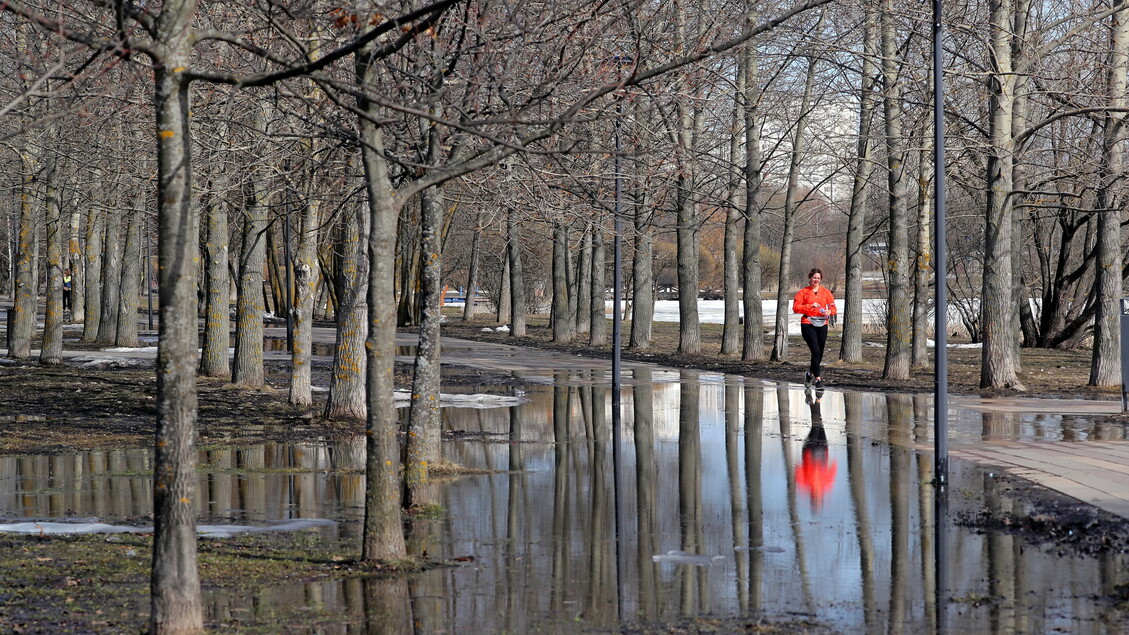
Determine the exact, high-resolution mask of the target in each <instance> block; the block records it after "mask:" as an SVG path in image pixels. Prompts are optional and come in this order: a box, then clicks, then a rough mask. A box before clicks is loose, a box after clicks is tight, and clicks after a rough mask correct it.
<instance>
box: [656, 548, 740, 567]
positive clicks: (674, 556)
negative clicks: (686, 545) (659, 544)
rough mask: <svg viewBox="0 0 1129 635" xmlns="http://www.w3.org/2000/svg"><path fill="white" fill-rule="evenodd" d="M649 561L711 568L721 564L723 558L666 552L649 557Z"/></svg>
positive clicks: (676, 551)
mask: <svg viewBox="0 0 1129 635" xmlns="http://www.w3.org/2000/svg"><path fill="white" fill-rule="evenodd" d="M651 560H653V561H655V562H669V563H671V564H691V565H694V566H695V567H712V566H713V565H715V564H717V563H719V562H723V561H724V560H725V556H702V555H698V554H696V553H686V552H685V551H678V550H674V551H668V552H666V553H665V554H658V555H654V556H651Z"/></svg>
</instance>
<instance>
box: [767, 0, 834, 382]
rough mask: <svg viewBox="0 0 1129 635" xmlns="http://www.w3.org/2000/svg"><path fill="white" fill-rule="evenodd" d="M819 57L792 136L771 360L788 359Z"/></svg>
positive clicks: (809, 72)
mask: <svg viewBox="0 0 1129 635" xmlns="http://www.w3.org/2000/svg"><path fill="white" fill-rule="evenodd" d="M824 16H826V12H825V11H823V10H820V14H819V22H818V24H817V26H816V28H815V32H816V33H818V32H819V31H820V30H822V26H823V18H824ZM818 63H819V58H818V57H816V56H815V55H813V54H810V53H809V55H808V69H807V75H806V79H805V80H804V94H803V97H802V98H801V99H800V114H799V116H798V117H797V118H796V134H795V136H794V137H793V139H792V153H791V160H790V161H789V163H788V190H787V192H785V194H784V232H783V235H782V237H781V240H780V272H779V275H778V276H777V281H776V282H777V285H776V335H775V337H774V338H773V342H772V354H771V355H770V358H771V359H772V361H784V360H786V359H788V320H789V318H790V316H791V314H792V303H791V298H792V282H791V280H790V278H791V269H792V240H793V238H794V237H795V235H796V214H797V212H798V209H797V207H798V205H797V203H796V194H797V188H798V186H799V174H800V160H801V159H802V157H803V152H804V150H805V149H806V144H807V127H808V117H809V115H810V114H811V101H812V91H813V88H814V85H815V70H816V66H817V65H818Z"/></svg>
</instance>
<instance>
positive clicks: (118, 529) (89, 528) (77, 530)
mask: <svg viewBox="0 0 1129 635" xmlns="http://www.w3.org/2000/svg"><path fill="white" fill-rule="evenodd" d="M336 524H337V523H336V521H333V520H328V519H326V518H301V519H297V520H290V521H284V522H280V523H275V524H273V525H262V526H254V525H197V526H196V533H197V534H199V535H200V536H201V537H203V538H230V537H231V536H234V535H236V534H246V533H252V532H255V533H261V532H266V531H301V530H304V529H310V528H312V527H325V526H332V525H336ZM152 531H153V528H152V527H135V526H133V525H107V524H106V523H99V522H82V523H63V522H55V521H39V522H34V521H32V522H23V523H8V524H0V532H5V533H10V534H29V535H35V536H40V535H43V536H46V535H52V536H54V535H69V534H121V533H134V534H145V533H151V532H152Z"/></svg>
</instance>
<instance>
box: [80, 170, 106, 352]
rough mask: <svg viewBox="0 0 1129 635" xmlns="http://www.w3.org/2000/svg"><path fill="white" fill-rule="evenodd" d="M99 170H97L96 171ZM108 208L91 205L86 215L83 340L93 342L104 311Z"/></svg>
mask: <svg viewBox="0 0 1129 635" xmlns="http://www.w3.org/2000/svg"><path fill="white" fill-rule="evenodd" d="M96 172H97V171H96ZM106 214H107V212H106V210H105V209H103V208H101V206H99V205H91V206H90V210H89V212H88V214H87V217H86V258H85V260H84V266H85V271H84V273H83V283H84V285H83V286H84V288H85V290H86V292H85V293H84V294H83V295H84V297H85V300H86V301H85V303H84V304H83V306H84V312H85V313H86V318H85V319H84V320H83V322H82V341H84V342H93V341H94V340H95V339H96V338H97V337H98V323H99V321H100V317H101V311H102V238H103V236H104V235H105V219H106Z"/></svg>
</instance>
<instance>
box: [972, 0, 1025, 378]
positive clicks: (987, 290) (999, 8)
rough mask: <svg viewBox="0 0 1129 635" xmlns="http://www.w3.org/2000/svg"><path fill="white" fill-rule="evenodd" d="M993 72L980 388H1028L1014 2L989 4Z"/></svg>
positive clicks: (997, 1) (981, 316) (992, 0)
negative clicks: (1022, 340) (1023, 364)
mask: <svg viewBox="0 0 1129 635" xmlns="http://www.w3.org/2000/svg"><path fill="white" fill-rule="evenodd" d="M989 10H990V14H991V15H990V17H989V29H990V32H991V50H992V54H991V55H990V56H989V58H990V62H991V64H992V66H991V74H990V76H989V79H988V86H989V92H990V99H989V102H988V114H989V119H990V125H989V143H990V149H989V152H990V155H989V156H988V162H987V177H986V180H987V185H988V188H987V189H988V196H987V210H986V213H985V232H984V273H983V287H982V291H981V294H980V325H981V328H982V329H983V336H984V342H983V347H982V348H981V357H980V361H981V365H980V387H981V388H1011V389H1015V390H1024V387H1023V384H1022V383H1021V382H1020V381H1019V374H1018V373H1019V338H1018V337H1017V329H1016V324H1017V322H1016V319H1015V317H1016V316H1015V308H1016V302H1015V298H1013V297H1012V294H1013V288H1014V285H1013V284H1012V276H1013V271H1012V257H1013V254H1012V248H1013V244H1012V231H1013V228H1014V225H1013V223H1012V214H1013V208H1012V199H1011V194H1012V159H1013V151H1014V149H1015V142H1014V140H1013V138H1012V113H1013V106H1014V100H1015V82H1016V78H1015V75H1014V73H1013V72H1012V70H1013V69H1012V56H1011V52H1012V38H1011V24H1012V0H991V1H990V2H989Z"/></svg>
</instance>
